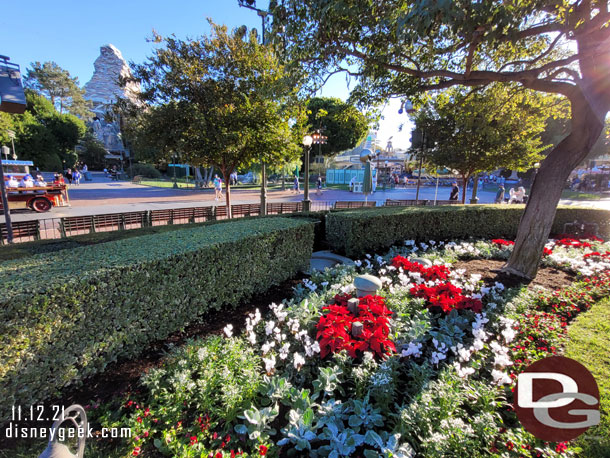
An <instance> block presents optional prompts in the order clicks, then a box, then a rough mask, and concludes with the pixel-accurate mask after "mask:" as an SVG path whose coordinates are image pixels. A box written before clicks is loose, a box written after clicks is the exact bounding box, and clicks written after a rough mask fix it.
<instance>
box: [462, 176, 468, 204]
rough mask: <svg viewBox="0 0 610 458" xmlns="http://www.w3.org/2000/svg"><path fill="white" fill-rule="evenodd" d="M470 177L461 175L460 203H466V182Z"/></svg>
mask: <svg viewBox="0 0 610 458" xmlns="http://www.w3.org/2000/svg"><path fill="white" fill-rule="evenodd" d="M469 179H470V175H462V203H463V204H465V203H466V190H467V189H468V180H469Z"/></svg>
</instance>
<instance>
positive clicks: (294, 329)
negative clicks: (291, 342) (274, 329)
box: [288, 318, 301, 334]
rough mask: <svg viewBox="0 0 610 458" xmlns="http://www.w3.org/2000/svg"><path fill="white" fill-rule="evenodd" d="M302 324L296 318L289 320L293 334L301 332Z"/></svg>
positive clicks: (289, 326) (289, 327)
mask: <svg viewBox="0 0 610 458" xmlns="http://www.w3.org/2000/svg"><path fill="white" fill-rule="evenodd" d="M300 326H301V325H300V323H299V322H298V320H295V319H293V318H291V319H289V320H288V329H290V332H292V333H293V334H296V333H297V332H299V328H300Z"/></svg>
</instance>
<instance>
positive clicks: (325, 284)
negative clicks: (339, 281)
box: [320, 281, 328, 288]
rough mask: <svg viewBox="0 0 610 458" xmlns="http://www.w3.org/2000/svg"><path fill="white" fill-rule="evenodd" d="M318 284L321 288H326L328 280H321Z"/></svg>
mask: <svg viewBox="0 0 610 458" xmlns="http://www.w3.org/2000/svg"><path fill="white" fill-rule="evenodd" d="M320 286H322V287H323V288H326V287H327V286H328V282H327V281H323V282H322V283H320Z"/></svg>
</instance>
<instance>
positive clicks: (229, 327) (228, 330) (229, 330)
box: [223, 324, 233, 337]
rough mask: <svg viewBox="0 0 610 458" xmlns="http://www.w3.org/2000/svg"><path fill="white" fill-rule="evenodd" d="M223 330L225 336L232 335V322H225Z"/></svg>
mask: <svg viewBox="0 0 610 458" xmlns="http://www.w3.org/2000/svg"><path fill="white" fill-rule="evenodd" d="M223 331H224V333H225V335H226V336H227V337H233V325H232V324H227V325H226V326H225V327H224V329H223Z"/></svg>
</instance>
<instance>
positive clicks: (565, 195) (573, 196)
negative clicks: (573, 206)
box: [561, 189, 601, 200]
mask: <svg viewBox="0 0 610 458" xmlns="http://www.w3.org/2000/svg"><path fill="white" fill-rule="evenodd" d="M561 198H562V199H570V200H600V199H601V196H599V195H597V194H591V193H588V192H578V191H570V190H569V189H564V190H563V192H562V193H561Z"/></svg>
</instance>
